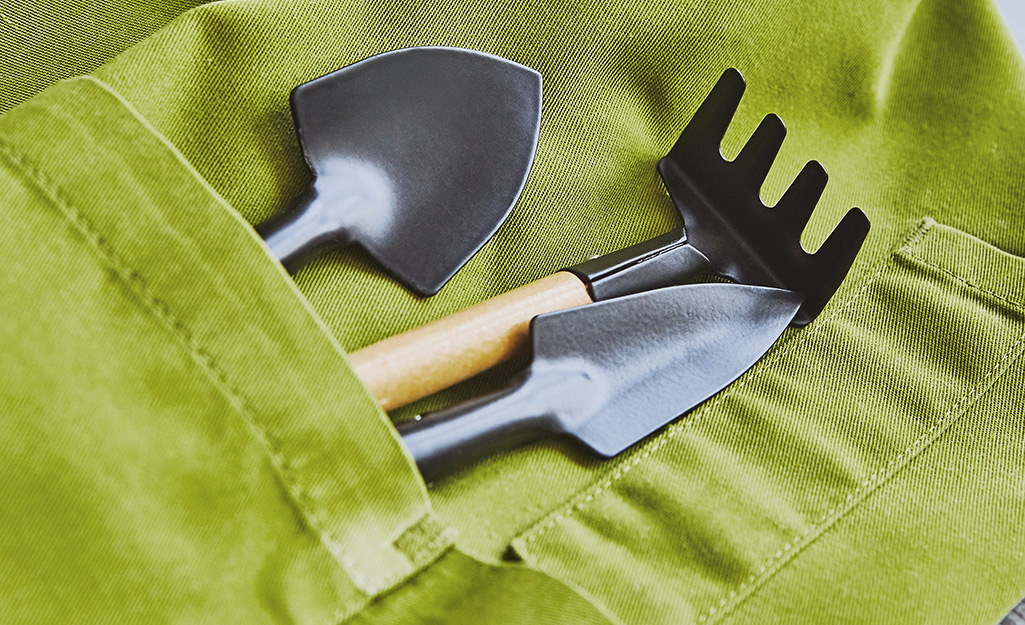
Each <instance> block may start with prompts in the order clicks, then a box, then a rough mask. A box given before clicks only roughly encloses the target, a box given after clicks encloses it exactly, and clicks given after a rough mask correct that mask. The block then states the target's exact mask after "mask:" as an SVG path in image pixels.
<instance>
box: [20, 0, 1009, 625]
mask: <svg viewBox="0 0 1025 625" xmlns="http://www.w3.org/2000/svg"><path fill="white" fill-rule="evenodd" d="M161 6H162V7H163V10H169V7H170V6H171V5H170V4H164V5H161ZM999 19H1000V18H999V16H998V15H997V13H996V11H995V9H994V8H993V7H992V6H991V4H990V3H989V2H986V1H982V0H972V1H968V2H964V1H957V2H955V1H954V0H921V1H906V2H884V1H883V0H874V1H867V2H860V3H840V2H834V3H807V4H806V5H794V4H791V3H785V2H759V3H751V4H744V3H730V2H726V1H725V0H721V1H717V2H713V3H702V4H700V5H692V4H687V3H682V2H673V3H664V2H663V3H656V2H647V1H645V2H629V3H625V2H624V3H611V4H610V3H608V2H579V1H574V2H545V3H526V4H525V3H491V2H482V1H471V0H446V1H444V2H437V3H414V2H397V1H389V2H373V3H371V2H366V3H352V2H337V1H329V2H294V1H286V0H279V1H272V0H261V1H259V2H255V1H250V0H238V1H231V2H219V3H213V4H209V5H204V6H201V7H198V8H196V9H193V10H191V11H189V12H187V13H185V14H183V15H182V16H181V17H179V18H178V19H176V20H175V21H173V22H172V23H171V24H169V25H168V26H167V27H165V28H163V29H162V30H160V31H159V32H158V33H157V34H155V35H153V36H152V37H149V38H148V39H146V40H145V41H143V42H142V43H140V44H138V45H136V46H134V47H132V48H131V49H129V50H128V51H126V52H125V53H124V54H122V55H120V56H119V57H117V58H116V59H115V60H113V61H112V62H111V63H109V64H107V65H106V66H104V67H102V68H100V69H98V70H97V71H96V72H95V74H94V76H95V77H96V78H95V79H80V80H76V81H71V82H66V83H63V84H60V85H57V86H55V87H53V88H52V89H50V90H49V91H47V92H45V93H44V94H43V95H41V96H38V97H36V98H34V99H32V100H30V101H29V102H28V103H26V104H24V105H22V106H20V107H18V108H15V109H13V110H11V111H10V112H9V113H7V114H6V115H4V116H3V117H0V145H2V146H3V148H2V149H0V163H2V164H3V165H2V167H3V170H2V175H0V190H2V194H0V197H3V198H4V199H3V200H2V201H3V202H4V216H5V219H4V228H2V229H0V249H3V250H4V252H3V258H2V262H3V264H2V265H0V267H2V269H0V276H2V277H0V280H2V281H3V283H2V285H0V292H2V293H3V294H4V295H3V298H2V299H0V302H2V308H0V314H2V316H3V318H4V319H5V321H4V323H3V324H0V333H2V334H0V346H2V347H3V349H2V350H0V371H3V376H4V378H3V381H4V387H3V389H2V394H0V402H2V404H0V405H2V406H3V408H2V410H3V414H5V415H9V416H8V417H7V419H5V428H4V429H3V434H2V435H0V436H2V437H3V441H2V443H0V453H2V454H3V456H2V457H0V462H2V466H4V467H5V468H6V469H7V474H6V477H5V479H4V480H3V482H2V483H0V501H2V502H3V503H2V504H0V526H2V527H4V528H5V531H4V532H3V533H0V613H4V614H13V615H14V617H13V619H11V620H13V621H14V622H33V623H35V622H66V621H74V622H91V621H100V620H103V619H104V618H107V619H110V620H118V619H121V620H124V619H126V618H130V619H133V620H142V619H146V620H153V621H157V622H160V621H187V622H204V621H209V622H224V621H227V622H240V621H243V620H245V621H246V622H264V621H266V622H298V623H318V624H319V623H327V622H341V621H343V620H346V619H348V618H349V617H353V618H355V619H357V620H361V621H363V622H417V621H418V620H422V621H427V622H449V623H470V622H488V623H492V622H493V623H506V622H509V623H512V622H546V623H548V622H552V623H555V622H562V621H560V619H562V620H563V621H565V622H609V621H611V622H617V621H619V622H623V623H637V624H645V625H647V624H650V623H687V622H731V623H745V622H758V623H762V622H784V623H794V622H797V623H800V622H807V623H820V622H828V621H830V620H831V619H832V620H835V621H839V622H866V623H869V622H880V621H885V622H894V623H902V622H907V623H918V622H922V621H929V622H936V623H971V622H979V623H992V622H995V621H997V620H998V619H999V618H1000V616H1001V615H1002V614H1003V613H1005V612H1006V611H1007V609H1009V608H1010V607H1011V606H1012V605H1013V604H1014V603H1015V602H1016V601H1017V600H1018V599H1020V598H1021V597H1022V596H1023V595H1025V582H1023V581H1021V576H1020V571H1021V570H1022V569H1023V567H1025V544H1023V543H1022V541H1021V539H1020V537H1019V536H1018V534H1019V528H1020V527H1022V526H1023V524H1025V491H1023V490H1022V488H1021V484H1022V479H1023V475H1025V467H1023V466H1022V465H1023V460H1022V457H1021V454H1020V452H1019V451H1018V450H1020V449H1021V448H1022V445H1023V443H1025V441H1023V440H1022V439H1023V437H1025V428H1023V427H1022V415H1023V414H1025V410H1023V406H1022V403H1023V398H1022V392H1021V388H1022V382H1023V379H1022V378H1023V366H1022V359H1021V351H1022V349H1023V347H1022V346H1023V336H1025V315H1023V304H1025V294H1023V290H1025V261H1023V260H1022V259H1021V258H1020V257H1021V256H1022V255H1023V254H1025V209H1023V207H1022V200H1023V198H1025V178H1023V176H1022V171H1023V170H1025V167H1023V165H1025V164H1023V158H1022V156H1021V146H1022V145H1025V63H1023V61H1022V58H1021V56H1020V55H1019V54H1018V53H1017V51H1016V49H1015V47H1014V44H1013V43H1012V42H1011V41H1010V39H1009V37H1008V36H1007V33H1006V30H1005V28H1004V26H1003V25H1002V23H1001V22H1000V21H999ZM3 37H4V39H3V43H5V44H6V43H8V42H9V41H11V39H10V37H11V36H10V34H9V33H6V32H4V33H3ZM419 44H435V45H459V46H466V47H471V48H476V49H480V50H485V51H488V52H493V53H496V54H499V55H502V56H505V57H508V58H511V59H514V60H516V61H519V62H522V63H525V64H527V65H530V66H532V67H535V68H536V69H538V70H539V71H541V72H542V74H543V76H544V79H545V100H544V118H543V122H542V134H541V140H540V144H539V149H538V156H537V159H536V162H535V165H534V168H533V171H532V173H531V177H530V180H529V181H528V184H527V187H526V188H525V190H524V194H523V196H522V199H521V201H520V202H519V204H518V205H517V207H516V210H515V211H514V212H513V214H512V216H511V217H510V219H509V220H508V222H507V223H506V224H505V225H504V226H503V227H502V229H501V230H500V231H499V233H498V235H497V236H496V237H495V239H494V240H492V241H491V242H490V243H489V244H488V245H487V246H485V248H484V249H483V250H482V251H481V252H480V253H479V254H478V255H477V256H476V257H474V259H473V260H471V262H470V263H469V264H468V265H467V266H466V267H465V268H464V269H463V270H462V271H460V272H459V274H457V276H456V277H455V279H454V280H453V281H452V282H451V283H450V284H449V285H448V286H447V287H445V289H443V290H442V292H441V293H440V294H439V295H437V296H435V297H433V298H430V299H428V300H419V299H417V298H415V297H413V296H411V295H409V294H408V293H406V292H405V291H404V290H403V289H402V288H401V287H399V286H398V285H396V284H395V283H393V282H392V281H390V280H389V279H388V278H386V277H384V276H383V275H381V274H380V272H379V271H378V270H377V269H376V268H374V267H373V266H372V265H371V264H370V262H369V261H368V260H367V259H366V258H365V257H364V256H362V255H361V254H360V253H358V252H354V251H347V252H344V253H338V254H335V255H332V256H330V257H329V258H326V259H324V260H322V261H319V262H317V263H315V264H314V265H313V266H311V267H309V268H307V269H306V270H304V271H303V272H302V273H301V274H300V275H299V276H297V277H296V280H295V283H294V284H293V283H292V282H291V281H290V279H289V278H288V277H287V276H286V275H285V274H284V272H283V271H282V270H281V269H280V268H279V267H278V266H277V265H276V263H274V262H273V261H272V260H271V259H270V258H269V257H268V256H267V255H266V253H265V252H264V251H263V248H262V247H261V245H260V244H259V241H258V239H257V238H256V237H255V235H253V233H252V231H251V230H249V229H248V228H247V227H246V225H245V222H250V223H252V222H256V221H258V220H260V219H262V218H264V217H266V216H268V215H270V214H272V213H274V212H275V211H277V210H280V209H281V208H282V207H283V206H285V205H286V204H287V202H288V201H289V199H291V198H292V197H293V196H294V195H296V194H297V193H299V192H301V190H302V189H303V188H304V186H305V185H306V184H308V182H309V178H308V176H309V174H308V173H307V172H306V170H305V167H304V165H303V163H302V159H301V156H300V153H299V150H298V146H297V144H296V140H295V137H294V133H293V130H292V127H291V120H290V119H289V114H288V110H287V105H286V102H287V94H288V91H289V90H290V89H291V88H292V87H294V86H295V85H297V84H299V83H301V82H303V81H305V80H308V79H310V78H313V77H316V76H319V75H322V74H324V73H327V72H329V71H331V70H333V69H336V68H338V67H340V66H342V65H345V64H347V63H350V62H352V61H355V60H358V59H360V58H364V57H366V56H369V55H371V54H374V53H376V52H380V51H384V50H389V49H393V48H397V47H402V46H407V45H419ZM106 45H107V44H105V43H104V42H98V43H97V44H96V46H97V47H96V49H97V50H100V49H104V50H109V48H107V47H106ZM98 54H99V53H98ZM728 66H735V67H738V68H739V69H741V71H742V72H743V73H744V75H745V77H746V78H747V79H748V82H749V88H748V92H747V94H746V95H745V98H744V101H743V103H742V104H741V108H740V111H739V112H738V115H737V118H736V120H735V123H734V124H733V126H732V127H731V129H730V131H729V132H728V134H727V138H726V141H725V144H724V152H725V153H726V154H728V155H734V154H736V153H737V152H738V151H739V148H740V146H741V145H742V144H743V143H744V141H745V139H746V137H747V136H748V135H749V134H750V132H751V131H752V130H753V129H754V127H755V126H756V124H757V122H758V120H759V119H760V118H761V117H762V116H763V115H764V114H766V113H768V112H776V113H778V114H780V115H781V116H782V118H783V119H784V120H785V121H786V122H787V124H788V126H789V127H790V129H791V131H790V136H789V138H788V140H787V142H786V143H785V144H784V147H783V150H782V152H781V153H780V156H779V157H778V159H777V164H776V166H775V167H774V168H773V170H772V172H771V173H770V175H769V179H768V181H767V183H766V186H765V189H764V191H763V194H764V196H765V198H766V200H767V201H772V200H775V199H776V198H778V197H779V196H780V194H781V193H782V191H783V190H784V189H785V188H786V186H787V185H788V184H789V182H790V180H792V178H793V176H794V175H795V174H796V172H797V171H798V170H799V168H800V167H801V165H803V163H804V162H805V161H806V160H808V159H810V158H815V159H818V160H820V161H821V162H822V163H823V164H824V165H825V166H826V168H827V169H828V170H829V172H830V174H831V176H832V179H831V182H830V185H829V187H828V188H827V191H826V194H825V195H824V197H823V200H822V202H821V203H820V207H819V211H818V212H817V213H816V215H815V217H814V218H813V219H812V221H811V223H810V225H809V228H808V229H807V231H806V233H805V239H806V242H807V244H808V245H809V247H814V246H815V245H816V243H817V242H818V241H821V240H822V239H823V238H824V237H825V235H826V234H827V233H828V232H829V231H830V230H831V228H832V226H833V225H834V224H835V223H836V220H837V219H838V218H839V217H840V215H841V214H842V213H843V212H844V211H845V210H846V209H847V208H848V207H849V206H851V205H858V206H861V207H862V208H864V209H865V210H866V212H868V214H869V216H870V217H871V219H872V222H873V231H872V233H871V234H870V236H869V239H868V241H867V243H866V247H865V249H864V250H863V252H862V255H861V256H860V257H859V259H858V262H857V263H856V264H855V266H854V268H853V270H852V272H851V275H850V276H849V278H848V280H847V281H846V282H845V284H844V285H843V287H842V288H841V290H840V291H839V292H838V293H837V295H836V297H835V298H834V300H833V301H832V302H831V303H830V305H829V306H828V307H827V309H826V310H825V312H824V313H823V314H822V316H821V317H820V318H819V319H818V320H816V321H815V322H814V323H813V324H812V325H811V326H809V327H808V328H806V329H803V330H790V331H788V332H787V333H786V334H785V335H784V337H783V338H782V339H781V341H780V342H779V344H778V345H777V346H776V347H775V348H774V349H773V350H772V351H771V352H770V353H769V354H768V355H767V356H766V357H765V359H763V361H762V362H761V363H760V364H759V365H758V366H756V367H755V369H753V370H752V371H751V372H749V374H747V375H745V376H744V377H743V378H742V379H741V380H739V381H738V382H736V383H735V384H734V385H732V386H731V387H730V388H729V389H727V390H726V391H724V392H723V393H722V394H720V395H719V396H717V397H716V398H714V399H712V400H710V401H709V402H708V403H706V404H705V405H704V406H702V407H699V408H698V409H697V410H695V411H693V412H692V413H690V414H689V415H688V416H686V417H684V418H682V419H681V420H679V421H678V422H677V423H676V424H674V425H672V426H670V427H669V428H667V429H666V430H664V431H662V432H660V433H658V434H656V435H655V436H653V437H651V438H650V439H648V440H646V441H644V442H643V443H642V444H639V445H637V446H636V447H635V448H634V449H632V450H631V451H629V452H627V453H626V454H625V455H624V456H622V457H620V458H617V459H615V460H612V461H598V460H596V459H594V458H592V457H590V456H589V455H587V454H586V453H585V452H583V451H581V450H578V449H576V448H572V447H570V446H568V445H565V444H562V443H559V442H552V443H548V444H543V445H535V446H531V447H527V448H524V449H520V450H517V451H515V452H512V453H509V454H505V455H503V456H500V457H496V458H493V459H491V460H489V461H487V462H485V463H482V464H481V465H479V466H477V467H474V468H472V469H470V470H468V471H466V472H464V473H462V474H460V475H457V476H454V477H453V478H451V479H449V480H446V481H445V482H443V483H440V484H436V485H430V488H429V490H425V489H424V487H423V484H422V482H421V481H420V480H419V478H418V476H417V474H416V472H415V470H414V468H413V466H412V464H411V462H410V461H409V460H408V458H407V456H406V455H405V454H404V453H403V450H402V448H401V445H400V443H399V441H398V440H397V438H396V436H395V434H394V431H393V430H392V428H391V426H390V425H389V423H388V421H387V419H386V417H385V416H384V415H383V414H382V413H381V412H380V410H379V409H378V408H377V406H375V404H374V403H373V400H372V399H370V398H369V397H367V396H366V394H365V393H364V391H363V390H362V388H361V387H360V385H359V382H358V380H356V379H355V377H354V376H353V374H352V373H351V371H349V369H348V367H347V365H346V363H345V359H344V354H343V351H342V350H343V348H344V349H346V350H353V349H358V348H359V347H362V346H364V345H366V344H369V343H372V342H374V341H376V340H378V339H380V338H383V337H385V336H388V335H390V334H393V333H396V332H399V331H402V330H404V329H407V328H410V327H413V326H416V325H419V324H421V323H423V322H424V321H427V320H430V319H433V318H437V317H440V316H442V315H444V314H447V313H448V312H451V311H453V310H457V309H459V308H462V307H464V306H466V305H468V304H471V303H473V302H476V301H479V300H481V299H484V298H487V297H490V296H492V295H495V294H497V293H500V292H502V291H505V290H507V289H509V288H512V287H514V286H517V285H520V284H523V283H525V282H528V281H530V280H532V279H535V278H538V277H541V276H543V275H546V274H547V273H549V272H551V271H552V270H554V269H557V268H559V267H561V266H565V265H568V264H572V263H575V262H578V261H580V260H582V259H583V258H586V257H588V256H590V255H593V254H598V253H603V252H607V251H611V250H614V249H618V248H620V247H623V246H625V245H628V244H630V243H634V242H637V241H640V240H643V239H645V238H649V237H651V236H654V235H657V234H660V233H662V232H664V231H666V230H668V229H669V228H670V227H671V226H673V225H675V224H676V223H677V222H678V217H677V216H676V215H675V214H674V211H673V209H672V206H671V204H670V202H669V201H668V199H667V198H666V197H665V196H664V194H663V192H662V190H661V188H660V186H659V182H658V180H657V177H656V176H655V173H654V167H653V165H654V162H655V161H656V160H657V159H658V158H659V157H660V156H661V155H663V154H664V153H665V151H666V150H667V149H668V147H669V146H670V145H671V144H672V142H673V140H674V139H675V137H676V135H677V134H678V133H679V131H680V129H681V127H682V125H683V124H684V123H685V122H686V120H687V119H689V116H690V114H691V113H692V112H693V111H694V109H695V108H696V106H697V104H698V103H699V102H700V100H701V98H702V97H703V96H704V94H705V93H706V92H707V90H708V89H709V87H710V86H711V84H712V83H713V82H714V80H715V78H716V77H717V76H718V75H719V74H720V73H721V71H722V69H723V68H725V67H728ZM40 80H44V78H40ZM4 89H5V91H4V92H5V93H13V92H14V91H10V90H8V87H7V85H4ZM7 101H8V102H10V101H11V100H7ZM172 146H173V147H172ZM222 198H223V199H222ZM925 216H931V217H932V218H934V219H935V221H933V220H932V219H924V220H923V217H925ZM937 222H938V223H937ZM295 285H297V287H298V288H296V286H295ZM509 369H510V368H509V367H506V368H505V369H502V370H499V371H496V372H492V373H491V374H488V375H486V376H482V377H481V378H480V379H477V380H473V381H470V382H468V383H466V384H464V385H462V386H461V387H460V388H457V389H453V390H451V391H449V392H446V393H442V394H439V395H438V396H435V397H432V398H429V399H427V400H424V401H422V402H419V403H418V404H417V405H414V406H410V407H408V408H406V409H403V410H401V411H397V412H396V413H395V414H393V415H392V416H393V417H396V418H405V417H407V416H409V415H412V414H415V413H416V412H418V411H421V410H424V409H428V408H432V407H437V406H441V405H445V404H447V403H450V402H452V401H455V400H456V399H460V398H464V397H467V396H470V395H473V394H478V393H481V392H484V391H486V390H488V389H489V388H492V387H493V386H494V385H495V384H496V383H498V382H501V381H502V379H503V378H504V376H505V375H507V373H508V371H509ZM453 542H454V545H455V548H454V549H453V547H452V544H453ZM464 554H466V555H464ZM514 561H515V562H514ZM403 617H405V619H406V620H403Z"/></svg>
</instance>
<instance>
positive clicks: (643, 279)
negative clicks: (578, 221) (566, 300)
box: [564, 228, 714, 302]
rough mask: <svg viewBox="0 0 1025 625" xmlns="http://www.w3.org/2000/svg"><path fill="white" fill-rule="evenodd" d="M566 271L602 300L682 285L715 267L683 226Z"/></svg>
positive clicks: (595, 298)
mask: <svg viewBox="0 0 1025 625" xmlns="http://www.w3.org/2000/svg"><path fill="white" fill-rule="evenodd" d="M564 271H570V272H572V273H574V274H576V275H577V276H578V277H579V278H580V279H581V280H583V282H584V284H586V285H587V290H588V291H590V293H591V299H592V300H594V301H596V302H600V301H602V300H607V299H612V298H613V297H621V296H623V295H630V294H632V293H641V292H643V291H650V290H651V289H657V288H660V287H664V286H670V285H673V284H679V283H681V282H686V281H688V280H693V279H694V278H696V277H700V276H703V275H706V274H708V273H710V272H712V271H714V269H713V268H712V264H711V263H710V262H708V259H707V258H705V255H704V254H702V253H701V252H699V251H698V250H697V249H695V248H694V246H692V245H689V244H688V243H687V234H686V232H684V230H683V228H677V229H675V230H672V231H670V232H667V233H665V234H663V235H661V236H657V237H655V238H653V239H648V240H647V241H642V242H640V243H638V244H636V245H631V246H630V247H627V248H624V249H621V250H618V251H615V252H612V253H610V254H605V255H604V256H598V257H596V258H592V259H591V260H588V261H584V262H582V263H580V264H579V265H574V266H573V267H569V268H568V269H565V270H564Z"/></svg>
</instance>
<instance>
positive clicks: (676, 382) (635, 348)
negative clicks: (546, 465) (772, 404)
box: [398, 284, 801, 479]
mask: <svg viewBox="0 0 1025 625" xmlns="http://www.w3.org/2000/svg"><path fill="white" fill-rule="evenodd" d="M800 306H801V296H800V295H799V294H797V293H794V292H792V291H786V290H782V289H774V288H769V287H756V286H745V285H738V284H696V285H689V286H677V287H670V288H666V289H658V290H655V291H647V292H644V293H639V294H636V295H629V296H626V297H620V298H616V299H611V300H606V301H604V302H598V303H595V304H591V305H589V306H582V307H580V308H573V309H569V310H564V311H560V312H555V313H549V314H545V315H540V316H538V317H535V318H534V321H533V322H532V323H531V336H532V341H533V347H534V359H533V361H532V363H531V365H530V368H529V369H527V370H526V371H525V372H524V373H523V374H522V375H521V376H520V377H519V378H518V379H517V380H516V381H515V382H514V383H513V384H512V385H511V386H510V387H509V388H507V389H505V390H503V391H499V392H498V393H495V394H493V395H490V396H487V397H483V398H479V399H475V400H471V401H469V402H466V403H464V404H461V405H459V406H456V407H454V408H449V409H446V410H443V411H439V412H435V413H430V414H426V415H424V416H423V417H421V418H418V419H416V420H414V421H407V422H405V423H402V424H400V425H399V426H398V428H399V432H400V433H401V434H402V439H403V442H405V444H406V446H407V448H408V449H409V451H410V453H412V455H413V458H414V459H415V460H416V462H417V465H418V466H419V468H420V471H421V473H423V475H424V477H425V478H427V479H434V478H437V477H441V476H442V475H445V474H447V473H451V472H452V471H455V470H457V469H459V468H460V467H463V466H466V465H468V464H470V463H472V462H474V461H476V460H480V459H482V458H484V457H486V456H488V455H491V454H494V453H496V452H498V451H502V450H505V449H509V448H511V447H515V446H517V445H521V444H524V443H528V442H532V441H536V440H539V439H543V438H546V437H551V436H553V435H558V434H562V435H568V436H570V437H573V438H576V439H578V440H580V441H581V442H582V443H584V444H585V445H587V446H588V447H590V448H591V449H593V450H594V451H596V452H598V453H599V454H601V455H603V456H613V455H615V454H618V453H620V452H621V451H623V450H624V449H626V448H627V447H629V446H630V445H633V444H634V443H636V442H638V441H639V440H641V439H642V438H644V437H645V436H647V435H648V434H651V433H652V432H654V431H655V430H657V429H659V428H661V427H662V426H664V425H666V424H667V423H669V422H670V421H672V420H673V419H675V418H676V417H678V416H679V415H681V414H683V413H685V412H687V411H688V410H690V409H691V408H693V407H694V406H696V405H697V404H699V403H701V402H703V401H704V400H706V399H708V398H709V397H711V396H712V395H714V394H715V393H717V392H718V391H720V390H722V389H723V388H725V387H726V385H728V384H729V383H730V382H732V381H733V380H735V379H737V377H739V376H740V375H741V374H742V373H744V371H747V369H748V368H750V367H751V365H753V364H754V363H755V362H756V361H757V360H758V359H759V358H761V356H762V355H763V354H764V353H765V352H766V350H768V349H769V347H770V346H771V345H772V344H773V343H774V342H775V341H776V339H777V338H778V337H779V335H780V334H781V333H782V332H783V330H784V329H785V328H786V327H787V325H788V324H789V323H790V320H791V319H792V318H793V316H794V315H795V314H796V313H797V311H798V309H799V308H800Z"/></svg>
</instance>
